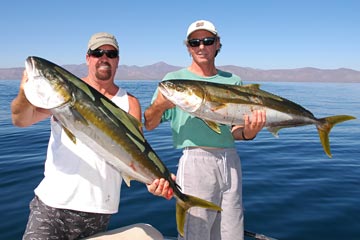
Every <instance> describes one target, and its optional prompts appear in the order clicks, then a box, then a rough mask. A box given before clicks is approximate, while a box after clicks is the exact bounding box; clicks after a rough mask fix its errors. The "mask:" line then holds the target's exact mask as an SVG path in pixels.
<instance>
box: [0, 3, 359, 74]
mask: <svg viewBox="0 0 360 240" xmlns="http://www.w3.org/2000/svg"><path fill="white" fill-rule="evenodd" d="M1 8H2V11H1V14H0V29H1V33H0V46H2V49H1V57H0V68H10V67H23V66H24V61H25V59H26V57H27V56H29V55H35V56H39V57H43V58H46V59H48V60H50V61H53V62H55V63H57V64H59V65H63V64H81V63H84V62H85V53H86V50H87V49H86V48H87V42H88V40H89V38H90V36H91V35H92V34H93V33H95V32H99V31H107V32H111V33H113V34H114V35H115V36H116V37H117V39H118V42H119V45H120V57H121V58H120V64H126V65H138V66H145V65H150V64H154V63H157V62H159V61H164V62H166V63H168V64H171V65H176V66H187V65H189V64H190V62H191V59H190V57H189V55H188V53H187V51H186V48H185V46H184V44H183V40H184V39H185V35H186V30H187V27H188V25H189V24H190V23H192V22H193V21H195V20H198V19H207V20H210V21H212V22H213V23H214V24H215V26H216V27H217V29H218V31H219V33H220V36H221V41H222V44H223V48H222V51H221V52H220V54H219V55H218V57H217V59H216V64H217V65H219V66H220V65H228V64H230V65H237V66H242V67H251V68H258V69H291V68H300V67H315V68H321V69H336V68H342V67H344V68H351V69H354V70H360V14H359V12H360V1H358V0H338V1H332V0H326V1H325V0H318V1H316V0H301V1H291V0H283V1H280V0H278V1H275V0H249V1H241V0H233V1H226V0H223V1H212V0H206V1H205V0H203V1H196V0H192V1H187V0H182V1H171V0H158V1H156V0H152V1H150V0H149V1H147V0H144V1H138V0H132V1H127V0H108V1H92V0H72V1H70V0H59V1H50V0H49V1H46V0H43V1H41V0H38V1H37V0H33V1H20V0H10V1H4V2H2V4H1Z"/></svg>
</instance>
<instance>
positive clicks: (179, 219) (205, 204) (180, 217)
mask: <svg viewBox="0 0 360 240" xmlns="http://www.w3.org/2000/svg"><path fill="white" fill-rule="evenodd" d="M184 195H185V199H186V200H185V201H182V200H178V201H177V202H176V224H177V229H178V232H179V233H180V235H181V236H184V224H185V217H186V211H187V210H188V209H189V208H191V207H195V206H196V207H202V208H207V209H211V210H214V211H222V209H221V207H219V206H218V205H216V204H214V203H212V202H209V201H206V200H204V199H201V198H197V197H194V196H190V195H186V194H184Z"/></svg>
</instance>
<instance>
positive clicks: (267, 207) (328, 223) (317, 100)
mask: <svg viewBox="0 0 360 240" xmlns="http://www.w3.org/2000/svg"><path fill="white" fill-rule="evenodd" d="M19 83H20V81H17V80H13V81H10V80H9V81H8V80H2V81H0V90H1V91H0V103H1V104H0V133H1V134H0V151H1V153H0V194H1V197H0V213H1V214H0V239H20V238H21V236H22V233H23V231H24V228H25V225H26V222H27V217H28V214H29V209H28V204H29V202H30V200H31V199H32V198H33V189H34V188H35V187H36V186H37V185H38V183H39V182H40V180H41V179H42V177H43V166H44V158H45V152H46V147H47V141H48V137H49V121H48V120H45V121H42V122H40V123H37V124H36V125H34V126H31V127H28V128H18V127H14V126H13V125H12V123H11V116H10V103H11V101H12V99H13V98H14V97H15V96H16V94H17V91H18V86H19ZM117 83H118V84H119V85H120V86H122V87H124V88H126V89H127V90H128V91H129V92H131V93H132V94H134V95H135V96H137V97H138V98H139V99H140V102H141V105H142V108H143V110H144V109H145V108H146V107H147V106H148V105H149V102H150V99H151V96H152V94H153V91H154V90H155V88H156V86H157V83H158V81H117ZM261 87H262V89H264V90H267V91H270V92H272V93H275V94H277V95H280V96H282V97H285V98H288V99H290V100H292V101H294V102H297V103H299V104H300V105H302V106H304V107H305V108H307V109H308V110H310V111H311V112H312V113H313V114H314V115H315V116H316V117H326V116H330V115H339V114H348V115H353V116H355V117H356V118H357V120H352V121H347V122H344V123H341V124H339V125H336V126H335V127H334V128H333V130H332V131H331V134H330V145H331V150H332V154H333V158H332V159H330V158H328V157H327V156H326V155H325V153H324V152H323V149H322V147H321V144H320V141H319V137H318V134H317V130H316V128H315V126H313V125H311V126H304V127H297V128H288V129H282V130H281V131H280V133H279V138H275V137H273V136H272V134H271V133H269V132H268V131H267V130H266V129H264V130H263V131H261V132H260V133H259V134H258V137H257V138H256V139H255V140H254V141H250V142H244V141H240V142H237V150H238V152H239V154H240V157H241V160H242V168H243V201H244V208H245V229H246V230H248V231H252V232H257V233H262V234H265V235H267V236H270V237H273V238H277V239H284V240H285V239H289V240H290V239H291V240H297V239H299V240H304V239H327V240H339V239H360V97H359V92H360V84H358V83H351V84H350V83H346V84H345V83H293V82H291V83H290V82H279V83H269V82H264V83H261ZM145 136H146V138H147V139H148V141H149V143H150V144H151V146H152V147H153V149H154V150H155V151H156V152H157V153H158V155H159V156H160V157H161V159H162V160H163V162H164V163H165V164H166V165H167V167H168V168H169V169H170V170H171V171H172V172H176V168H177V161H178V158H179V156H180V151H179V150H175V149H173V147H172V142H171V132H170V129H169V125H168V123H164V124H161V125H160V126H159V127H158V128H157V129H156V130H154V131H151V132H148V131H146V130H145ZM138 222H145V223H149V224H152V225H153V226H155V227H156V228H158V229H159V230H160V231H161V232H162V233H163V234H164V235H165V236H176V235H177V234H176V224H175V200H170V201H167V200H165V199H163V198H160V197H156V196H153V195H151V194H150V193H148V192H147V189H146V187H145V185H144V184H141V183H137V182H135V181H132V186H131V187H130V188H128V187H127V186H126V185H123V186H122V193H121V204H120V208H119V213H118V214H116V215H114V216H113V218H112V220H111V224H110V229H114V228H118V227H121V226H125V225H129V224H133V223H138ZM247 239H251V238H247Z"/></svg>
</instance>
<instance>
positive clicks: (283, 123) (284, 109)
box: [159, 79, 355, 157]
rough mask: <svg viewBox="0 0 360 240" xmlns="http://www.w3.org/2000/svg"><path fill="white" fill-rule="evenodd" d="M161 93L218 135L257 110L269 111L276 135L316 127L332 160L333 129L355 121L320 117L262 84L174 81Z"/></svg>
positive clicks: (161, 86)
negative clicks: (345, 122) (295, 129)
mask: <svg viewBox="0 0 360 240" xmlns="http://www.w3.org/2000/svg"><path fill="white" fill-rule="evenodd" d="M159 90H160V91H161V93H162V94H163V95H164V96H165V97H166V98H167V99H169V100H170V101H171V102H172V103H174V104H175V105H177V106H178V107H179V108H181V109H182V110H184V111H186V112H188V113H190V114H191V115H193V116H196V117H198V118H201V119H203V120H204V122H205V123H206V124H207V125H208V126H209V127H210V128H211V129H213V130H214V131H216V132H218V133H219V132H220V128H219V125H218V124H226V125H230V126H231V125H242V124H244V115H245V114H247V115H249V116H251V112H252V111H254V110H266V125H265V126H266V127H267V129H268V130H269V131H270V132H271V133H273V134H274V135H275V136H277V134H278V131H279V130H280V129H282V128H290V127H298V126H304V125H310V124H314V125H315V126H316V128H317V130H318V133H319V137H320V141H321V144H322V146H323V149H324V151H325V153H326V154H327V155H328V156H329V157H332V155H331V152H330V144H329V133H330V130H331V128H332V127H333V126H334V125H335V124H338V123H340V122H343V121H347V120H351V119H355V117H353V116H348V115H337V116H331V117H325V118H316V117H314V115H313V114H312V113H311V112H310V111H308V110H307V109H305V108H303V107H302V106H300V105H299V104H296V103H294V102H292V101H289V100H287V99H285V98H282V97H280V96H277V95H274V94H272V93H269V92H266V91H263V90H261V89H260V87H259V85H258V84H252V85H244V86H237V85H229V84H220V83H211V82H205V81H194V80H175V79H174V80H166V81H162V82H160V83H159Z"/></svg>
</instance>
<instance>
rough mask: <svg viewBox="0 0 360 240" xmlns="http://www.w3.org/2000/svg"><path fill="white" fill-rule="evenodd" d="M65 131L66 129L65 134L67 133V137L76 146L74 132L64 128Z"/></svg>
mask: <svg viewBox="0 0 360 240" xmlns="http://www.w3.org/2000/svg"><path fill="white" fill-rule="evenodd" d="M63 129H64V132H65V133H66V135H67V136H68V137H69V138H70V140H71V141H72V142H73V143H74V144H76V137H75V135H74V134H73V133H72V132H70V130H69V129H67V128H66V127H63Z"/></svg>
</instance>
